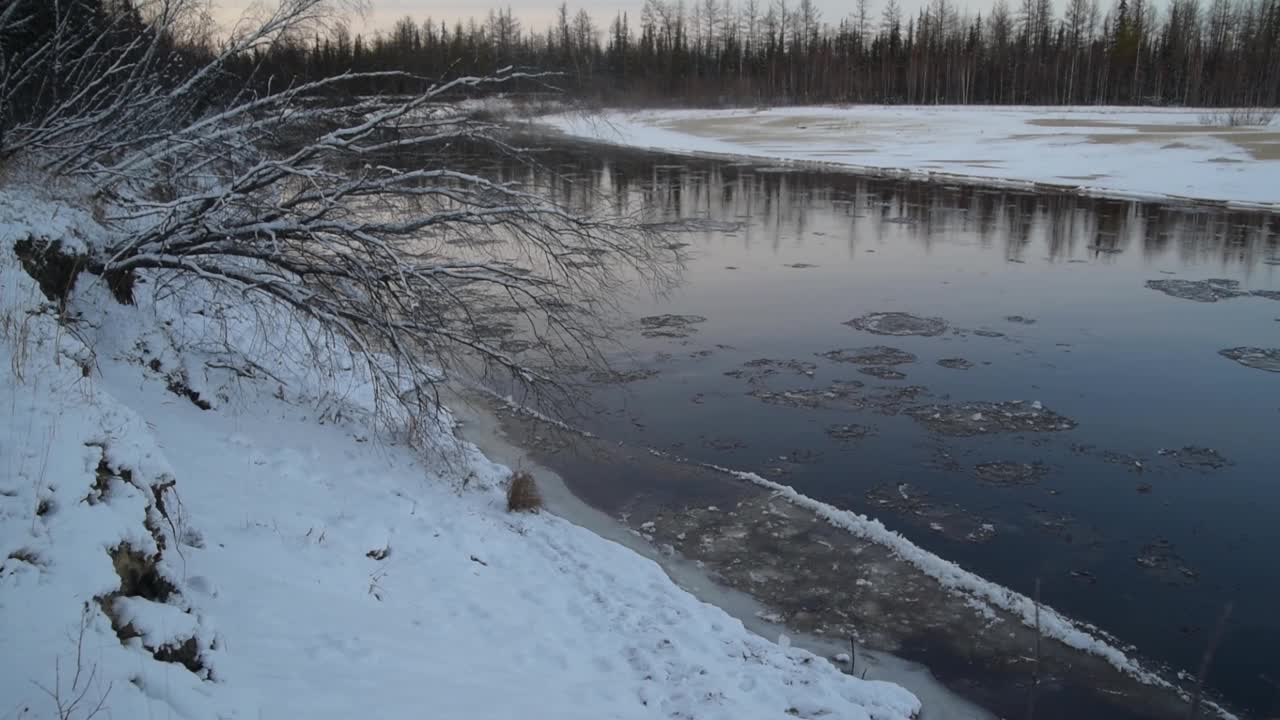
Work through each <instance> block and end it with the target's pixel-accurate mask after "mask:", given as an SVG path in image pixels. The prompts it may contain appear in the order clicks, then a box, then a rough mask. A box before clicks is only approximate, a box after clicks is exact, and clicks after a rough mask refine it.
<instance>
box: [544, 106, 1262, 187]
mask: <svg viewBox="0 0 1280 720" xmlns="http://www.w3.org/2000/svg"><path fill="white" fill-rule="evenodd" d="M1211 112H1213V111H1205V110H1195V109H1153V108H1121V107H1065V108H1058V107H1055V108H1030V107H975V106H873V105H862V106H847V107H832V106H818V107H783V108H772V109H766V110H749V109H736V110H647V111H639V112H624V111H605V112H602V113H597V114H593V115H584V114H570V113H561V114H555V115H549V116H545V117H543V118H542V122H543V123H545V124H547V125H550V126H551V127H554V128H556V129H558V130H560V131H563V132H565V133H567V134H569V135H572V136H576V137H582V138H588V139H591V140H596V141H602V142H608V143H614V144H620V145H628V146H634V147H642V148H650V149H656V150H664V151H670V152H679V153H693V154H714V155H722V156H741V157H751V158H760V159H765V160H772V161H787V162H790V161H794V162H799V163H804V164H816V165H824V166H840V167H847V168H851V169H858V170H874V171H877V172H889V173H891V174H894V175H903V176H908V177H919V178H933V179H939V180H944V181H946V180H951V181H956V180H980V181H982V182H984V183H986V184H999V185H1013V186H1018V187H1021V186H1027V185H1030V184H1032V183H1051V184H1054V185H1058V186H1065V187H1068V188H1071V189H1075V190H1078V191H1080V192H1085V193H1088V194H1097V195H1108V196H1121V197H1137V198H1163V197H1174V198H1197V199H1208V200H1217V201H1227V202H1231V203H1233V204H1238V205H1243V206H1254V205H1265V206H1275V205H1277V204H1280V153H1278V152H1277V149H1278V148H1280V128H1276V127H1271V128H1222V127H1206V126H1204V125H1201V116H1202V115H1205V114H1206V113H1211Z"/></svg>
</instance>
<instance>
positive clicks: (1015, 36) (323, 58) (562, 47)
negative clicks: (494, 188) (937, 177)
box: [239, 0, 1280, 106]
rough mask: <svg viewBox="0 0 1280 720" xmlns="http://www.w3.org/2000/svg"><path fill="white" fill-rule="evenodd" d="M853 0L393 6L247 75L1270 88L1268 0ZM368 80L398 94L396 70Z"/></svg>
mask: <svg viewBox="0 0 1280 720" xmlns="http://www.w3.org/2000/svg"><path fill="white" fill-rule="evenodd" d="M872 2H873V0H854V3H855V5H854V9H853V12H852V13H851V14H850V15H849V16H848V17H844V18H839V19H837V20H835V21H834V22H827V21H824V19H823V18H822V17H821V16H820V13H819V11H818V10H817V8H816V7H815V6H814V5H813V2H812V0H799V2H798V4H789V2H788V0H772V2H770V0H738V2H737V3H736V4H735V2H734V0H695V1H694V2H693V3H692V4H691V5H689V6H686V5H685V4H684V2H682V1H677V2H670V1H669V0H646V2H645V5H644V9H643V12H642V13H641V14H640V17H639V18H632V17H629V16H627V15H626V14H620V15H618V16H617V17H615V18H613V20H612V21H611V22H609V23H607V26H606V27H601V25H600V24H599V23H598V21H597V20H596V19H595V18H592V17H591V16H590V15H589V14H588V13H587V12H586V11H585V10H578V11H577V12H571V11H570V9H569V8H568V7H567V6H565V5H561V6H560V9H559V12H558V15H557V19H556V21H555V22H553V24H552V25H551V26H550V27H548V28H546V29H545V30H537V29H533V28H526V27H524V26H523V25H522V24H521V22H520V20H519V19H518V18H516V17H515V16H514V15H513V14H512V13H511V11H510V9H506V10H497V11H491V12H490V13H489V15H488V17H487V18H485V19H484V20H482V21H481V20H472V21H469V22H466V23H462V22H454V23H447V22H441V21H434V20H431V19H424V20H421V21H419V20H416V19H414V18H410V17H406V18H404V19H402V20H400V21H399V22H397V23H396V24H395V25H394V27H393V28H391V29H390V30H389V31H388V32H383V33H377V34H374V35H372V36H368V37H366V36H361V35H354V36H353V35H352V34H351V33H350V32H349V31H348V30H347V29H346V28H345V27H342V26H339V27H337V28H335V29H333V30H331V31H330V32H328V33H327V34H323V35H319V34H318V35H314V36H312V37H308V38H298V37H295V38H292V39H291V40H290V41H288V42H281V43H277V44H275V45H274V46H272V47H270V48H264V49H261V50H259V51H258V52H256V53H255V54H254V56H253V57H246V58H244V59H243V61H242V63H241V67H240V68H239V72H240V74H241V76H242V77H243V78H252V79H253V81H254V82H267V81H270V82H276V83H278V82H295V81H297V80H299V79H305V78H311V77H318V76H323V75H325V74H328V73H334V72H341V71H344V70H356V71H377V70H407V71H410V72H412V73H416V74H419V75H422V76H425V77H431V78H436V77H447V76H451V75H457V74H460V73H483V72H488V71H492V70H494V69H496V68H499V67H504V66H507V65H516V66H527V67H536V68H540V69H544V70H555V71H559V72H562V73H564V75H563V77H560V78H557V79H556V80H555V81H554V82H555V83H556V84H557V85H559V86H561V87H564V88H566V89H568V90H570V91H571V93H573V94H575V95H577V96H579V97H583V98H589V99H595V100H599V101H603V102H607V103H623V104H626V103H632V104H699V105H705V104H762V103H772V104H778V103H819V102H836V103H842V102H877V103H925V104H928V103H966V104H967V103H982V104H1171V105H1209V106H1258V105H1264V106H1273V105H1276V104H1278V103H1280V0H1211V2H1209V4H1208V5H1207V6H1206V5H1202V4H1201V2H1200V0H1171V2H1170V3H1169V4H1168V5H1167V6H1159V7H1158V6H1157V5H1156V4H1154V3H1152V2H1150V0H1132V1H1130V0H1117V1H1116V4H1114V5H1112V6H1110V7H1107V8H1103V7H1101V6H1100V4H1099V2H1100V0H1067V5H1066V7H1065V10H1064V12H1063V13H1062V15H1061V16H1058V15H1057V14H1055V12H1054V9H1053V3H1052V2H1051V0H1019V4H1018V5H1017V6H1016V7H1011V6H1010V5H1009V4H1008V3H1007V2H1006V0H996V3H995V5H994V6H993V7H991V8H990V9H989V10H987V11H986V12H983V13H977V14H970V13H968V12H964V11H961V10H959V9H958V7H957V6H956V5H955V4H954V0H932V2H931V3H930V4H929V5H928V6H927V7H925V8H923V9H921V10H920V11H919V12H917V13H915V14H906V13H904V12H902V10H901V9H900V7H899V5H898V0H884V4H883V6H881V7H873V6H872ZM369 85H370V86H369V87H366V88H363V90H365V91H369V92H373V91H392V92H394V91H405V92H407V91H411V90H413V89H414V86H415V83H414V82H412V81H406V80H403V79H397V80H391V81H386V82H383V83H378V84H369Z"/></svg>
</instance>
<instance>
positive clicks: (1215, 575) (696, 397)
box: [509, 146, 1280, 717]
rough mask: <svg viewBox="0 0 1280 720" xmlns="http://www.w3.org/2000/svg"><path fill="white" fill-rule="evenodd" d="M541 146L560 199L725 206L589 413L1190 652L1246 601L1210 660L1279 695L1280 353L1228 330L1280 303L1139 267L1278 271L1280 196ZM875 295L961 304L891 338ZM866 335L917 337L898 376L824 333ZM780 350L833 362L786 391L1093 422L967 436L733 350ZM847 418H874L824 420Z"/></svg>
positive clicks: (1152, 641) (1266, 697)
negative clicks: (1258, 352) (846, 435)
mask: <svg viewBox="0 0 1280 720" xmlns="http://www.w3.org/2000/svg"><path fill="white" fill-rule="evenodd" d="M543 162H544V163H545V164H546V165H547V167H548V168H550V169H551V170H553V171H554V172H556V173H559V174H560V176H561V177H560V178H559V179H558V180H555V181H551V183H552V184H553V185H554V186H555V188H556V190H555V192H557V193H558V194H560V195H561V198H562V199H568V200H569V201H571V202H574V203H589V202H591V198H592V197H593V196H594V194H595V193H602V194H603V195H604V196H607V197H611V198H613V199H614V200H615V201H618V202H621V203H623V204H624V205H626V206H627V207H629V208H631V209H641V208H643V209H644V210H646V211H647V212H649V213H651V214H654V215H656V216H659V217H663V218H667V219H677V218H700V219H704V220H712V221H716V222H714V223H709V224H708V223H704V224H703V225H702V226H701V227H700V228H699V229H697V230H695V231H693V232H685V233H680V234H679V235H677V236H676V237H675V238H674V239H675V240H677V241H680V242H685V243H689V244H690V246H689V248H688V251H689V252H690V253H691V259H690V262H689V264H688V266H687V269H686V271H685V273H684V276H683V282H682V284H681V285H680V286H679V287H677V288H676V289H675V290H673V291H672V292H671V293H669V294H668V295H667V296H666V297H663V298H660V299H655V298H652V297H646V296H639V297H636V298H635V299H634V300H633V301H631V303H630V306H629V307H628V308H627V309H628V310H629V311H630V312H631V313H633V314H634V316H635V317H637V318H638V317H641V316H649V315H655V314H661V313H675V314H685V315H698V316H704V317H705V318H706V321H705V322H701V323H698V324H696V325H694V326H693V327H694V328H695V329H696V332H693V333H691V334H689V335H688V337H683V338H670V337H658V338H651V337H644V336H643V335H642V334H641V333H640V330H642V329H643V328H642V327H640V326H638V325H636V326H632V330H631V332H629V333H627V334H626V335H625V336H624V337H622V338H620V339H621V340H622V342H623V344H624V345H625V346H626V348H627V350H625V351H620V352H619V353H618V354H617V355H616V356H615V357H614V358H613V361H614V363H615V365H616V366H617V367H618V368H619V369H623V370H626V369H633V368H643V369H650V370H654V371H657V374H656V375H653V376H652V377H648V378H646V379H641V380H636V381H633V382H628V383H618V384H605V385H599V386H597V387H595V389H594V391H593V393H592V402H593V403H594V405H593V407H594V408H595V411H592V412H587V413H585V414H584V415H583V416H582V417H580V418H577V419H576V422H577V423H578V424H580V425H584V426H585V427H586V429H589V430H591V431H593V432H595V433H597V434H600V435H602V436H605V437H608V438H614V439H617V440H621V441H628V442H632V443H636V444H641V445H645V446H649V447H654V448H659V449H664V450H670V451H673V452H676V453H679V454H681V455H684V456H687V457H689V458H692V459H696V460H701V461H706V462H712V463H715V464H718V465H724V466H730V467H733V468H736V469H743V470H752V471H756V472H759V473H760V474H762V475H764V476H766V477H770V478H773V479H776V480H778V481H780V482H783V483H786V484H790V485H792V486H794V487H796V488H797V489H798V490H800V491H801V492H803V493H805V494H807V495H810V496H812V497H815V498H818V499H820V500H823V501H826V502H829V503H832V504H835V505H839V506H841V507H846V508H851V509H854V510H858V511H861V512H866V513H868V514H870V515H872V516H874V517H878V518H879V519H881V520H882V521H884V523H885V524H886V525H888V526H889V527H890V528H893V529H896V530H899V531H901V532H902V533H903V534H904V535H906V536H907V537H909V538H910V539H912V540H913V541H914V542H916V543H918V544H919V545H922V546H924V547H926V548H928V549H930V550H932V551H934V552H936V553H937V554H939V555H941V556H943V557H945V558H948V559H951V560H954V561H957V562H959V563H960V564H962V565H963V566H965V567H966V568H969V569H971V570H974V571H976V572H977V573H979V574H981V575H983V576H985V577H987V578H990V579H992V580H994V581H996V582H999V583H1002V584H1005V585H1008V586H1010V587H1012V588H1015V589H1017V590H1019V591H1021V592H1023V593H1027V594H1030V592H1031V589H1032V587H1033V585H1034V582H1035V580H1036V579H1037V578H1039V579H1040V580H1041V581H1042V591H1041V594H1042V597H1043V599H1044V601H1045V602H1046V603H1048V604H1050V605H1052V606H1054V607H1056V608H1058V609H1059V610H1061V611H1063V612H1065V613H1066V614H1068V615H1070V616H1072V617H1075V618H1078V619H1082V620H1085V621H1087V622H1090V623H1093V624H1096V625H1097V626H1099V627H1101V628H1103V629H1105V630H1106V631H1108V632H1110V633H1112V634H1113V635H1115V636H1116V637H1117V638H1119V639H1120V640H1121V641H1123V642H1125V643H1131V644H1133V645H1135V646H1137V648H1138V649H1139V651H1140V653H1141V654H1142V655H1144V656H1146V657H1148V658H1152V659H1154V660H1155V661H1157V662H1161V663H1166V664H1168V665H1170V666H1172V667H1173V668H1176V669H1185V670H1187V671H1189V672H1191V673H1193V674H1194V672H1195V671H1196V669H1197V667H1198V666H1199V663H1200V658H1201V654H1202V653H1203V651H1204V648H1205V644H1206V642H1207V640H1208V636H1209V634H1210V630H1211V628H1212V626H1213V625H1214V623H1215V620H1216V618H1217V616H1218V615H1219V614H1220V613H1221V611H1222V608H1223V606H1224V605H1225V604H1226V603H1228V602H1230V603H1233V611H1232V614H1231V616H1230V620H1229V623H1228V625H1227V631H1226V633H1225V635H1224V636H1223V639H1222V642H1221V645H1220V648H1219V651H1218V654H1217V657H1216V659H1215V661H1214V665H1213V669H1212V673H1211V676H1210V685H1211V686H1212V687H1213V688H1215V689H1216V690H1217V691H1219V692H1220V693H1222V694H1223V695H1224V696H1225V697H1226V698H1227V699H1228V700H1229V701H1230V702H1232V703H1233V704H1235V705H1237V706H1238V707H1242V708H1245V709H1247V710H1248V711H1249V712H1251V713H1256V714H1257V715H1259V716H1264V717H1265V716H1269V714H1275V713H1280V686H1278V685H1277V683H1280V652H1277V648H1280V562H1278V561H1277V559H1276V557H1275V555H1276V553H1277V552H1280V434H1278V433H1277V428H1278V427H1280V424H1278V421H1280V373H1271V372H1265V371H1263V370H1258V369H1252V368H1247V367H1243V366H1241V365H1239V364H1237V363H1235V362H1232V361H1231V360H1229V359H1227V358H1224V357H1222V356H1220V355H1219V354H1218V351H1219V350H1220V349H1223V348H1231V347H1237V346H1259V347H1280V301H1277V300H1275V299H1268V298H1265V297H1258V296H1247V297H1235V298H1228V299H1222V300H1220V301H1218V302H1212V303H1204V302H1194V301H1191V300H1186V299H1180V298H1176V297H1171V296H1169V295H1166V294H1163V293H1161V292H1157V291H1156V290H1153V289H1149V288H1147V287H1145V285H1144V283H1145V282H1146V281H1148V280H1162V279H1186V280H1204V279H1207V278H1222V279H1229V280H1236V281H1238V282H1239V284H1240V285H1239V287H1240V289H1242V290H1249V291H1253V290H1271V291H1275V290H1280V218H1277V217H1276V216H1271V215H1259V214H1249V213H1238V212H1230V211H1225V210H1220V209H1216V208H1203V207H1187V206H1161V205H1153V204H1142V203H1133V202H1121V201H1109V200H1095V199H1087V198H1079V197H1073V196H1061V195H1043V194H1029V193H1015V192H1008V191H1002V190H992V189H984V188H979V187H954V186H941V185H933V184H921V183H909V182H901V181H888V180H875V179H867V178H861V177H857V176H853V175H847V174H833V173H821V172H809V171H799V172H795V171H792V172H780V171H776V170H771V169H769V168H761V167H755V166H751V165H746V164H733V163H727V162H718V161H708V160H695V159H688V158H676V157H669V156H662V155H656V154H643V153H635V152H630V151H623V150H614V149H607V148H602V147H596V146H582V147H579V148H575V149H573V150H571V151H567V152H566V151H563V150H553V151H551V152H549V153H548V154H547V155H546V156H545V157H544V158H543ZM509 172H510V173H512V174H511V175H510V177H516V176H519V175H520V174H521V173H526V174H527V173H529V172H531V171H529V170H527V169H524V170H509ZM881 311H899V312H907V313H914V314H916V315H920V316H929V317H940V318H943V319H944V320H946V321H947V323H948V324H949V330H948V331H947V332H946V333H943V334H941V335H938V336H935V337H914V336H913V337H884V336H879V335H873V334H870V333H867V332H863V331H859V330H857V329H855V328H853V327H850V326H847V325H845V324H843V323H845V321H848V320H850V319H851V318H854V317H858V316H861V315H863V314H865V313H870V312H881ZM1010 316H1021V317H1022V318H1023V319H1024V320H1025V319H1030V320H1034V323H1027V322H1025V321H1022V322H1020V321H1010V320H1008V319H1006V318H1008V317H1010ZM957 330H959V331H961V332H956V331H957ZM974 330H991V331H996V332H999V333H1002V334H1003V336H1001V337H986V336H983V335H978V334H974V333H973V332H972V331H974ZM871 345H887V346H892V347H895V348H899V349H902V350H905V351H908V352H910V353H913V354H914V355H916V356H917V360H916V361H915V362H913V363H908V364H901V365H896V366H894V367H895V369H897V370H899V371H901V372H902V373H904V374H905V375H906V378H905V379H904V380H898V381H892V380H881V379H877V378H875V377H871V376H868V375H865V374H862V373H860V372H858V368H859V366H858V365H853V364H845V363H837V362H832V361H829V360H827V359H824V358H822V357H818V354H819V353H823V352H827V351H830V350H833V349H840V348H856V347H864V346H871ZM760 358H765V359H771V360H776V361H788V360H798V361H804V362H811V363H814V364H815V365H816V368H815V369H814V371H813V375H812V377H810V376H808V375H805V374H803V373H798V372H794V371H790V370H787V369H785V368H783V369H780V370H779V371H778V372H776V373H775V374H772V375H769V376H768V377H766V378H764V379H763V383H764V385H763V386H765V387H767V389H768V390H770V391H781V390H795V389H805V388H815V387H824V386H827V385H828V384H829V383H831V382H832V381H833V380H860V381H862V382H865V383H866V384H867V386H868V388H870V389H873V390H874V389H876V388H877V387H881V386H883V387H886V388H892V387H896V386H902V385H920V386H924V387H926V388H927V389H928V393H929V397H927V398H922V399H921V402H964V401H984V400H987V401H1006V400H1022V401H1024V402H1027V403H1030V402H1032V401H1039V402H1041V403H1042V404H1043V405H1044V406H1045V407H1047V408H1050V409H1052V410H1054V411H1056V412H1058V413H1061V414H1063V415H1065V416H1067V417H1069V418H1071V419H1072V420H1074V421H1076V422H1077V423H1078V426H1077V427H1076V428H1075V429H1073V430H1069V431H1064V432H1052V433H1031V434H1018V433H1006V434H994V435H983V436H979V437H945V436H941V435H938V434H936V433H931V432H929V431H928V430H927V429H925V428H924V427H922V426H921V425H920V424H918V423H917V422H915V421H914V420H912V419H911V418H909V417H907V416H906V415H903V414H884V413H881V412H877V411H875V410H874V409H868V410H863V411H854V410H839V411H837V410H824V409H812V408H797V407H786V406H778V405H771V404H766V403H764V402H761V401H760V400H759V399H757V398H755V397H751V396H750V395H749V394H748V393H749V392H751V391H752V390H753V388H756V387H761V386H758V385H757V386H753V385H751V384H749V383H748V382H747V380H746V379H743V378H735V377H730V376H726V375H725V373H726V372H730V371H735V370H740V369H743V366H744V364H745V363H748V362H749V361H752V360H755V359H760ZM942 358H963V359H965V360H968V361H970V362H971V363H973V366H972V367H971V368H970V369H965V370H959V369H949V368H945V367H941V366H939V365H938V364H936V361H937V360H939V359H942ZM748 369H749V368H748ZM910 404H911V403H908V405H910ZM849 423H856V424H861V425H866V426H870V427H871V428H873V431H874V433H875V434H874V435H872V436H870V437H866V438H863V439H860V440H852V441H849V440H843V441H842V440H837V439H833V438H831V437H829V436H828V434H827V433H826V429H827V428H828V427H829V426H831V425H833V424H849ZM1185 446H1196V447H1201V448H1211V449H1213V450H1214V451H1216V452H1217V453H1218V454H1219V455H1220V456H1221V457H1222V458H1225V460H1226V461H1227V463H1228V464H1226V465H1224V466H1222V467H1191V468H1187V467H1183V466H1182V465H1180V464H1179V459H1180V458H1176V457H1172V456H1170V455H1167V454H1161V452H1160V451H1161V450H1169V449H1179V448H1184V447H1185ZM1210 457H1211V458H1216V457H1217V456H1210ZM997 461H1017V462H1026V463H1041V464H1042V467H1041V468H1040V469H1041V471H1042V473H1043V475H1042V476H1041V477H1039V478H1038V479H1035V480H1034V481H1032V482H1031V483H1030V484H1024V485H1014V486H1008V485H1004V484H993V483H990V482H984V481H983V480H982V479H980V478H979V477H978V476H977V474H976V473H975V466H977V465H978V464H979V463H988V462H997ZM1215 464H1216V463H1215ZM1139 466H1140V467H1139ZM904 498H910V502H907V501H904ZM984 525H985V526H990V527H989V528H984V527H983V526H984Z"/></svg>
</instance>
